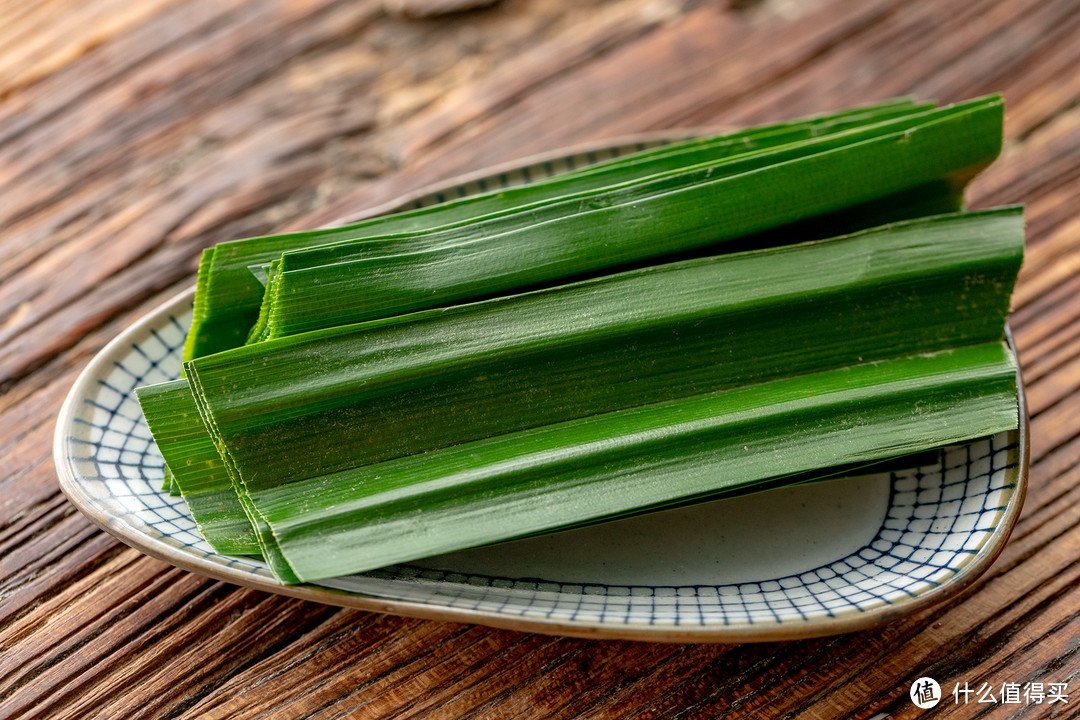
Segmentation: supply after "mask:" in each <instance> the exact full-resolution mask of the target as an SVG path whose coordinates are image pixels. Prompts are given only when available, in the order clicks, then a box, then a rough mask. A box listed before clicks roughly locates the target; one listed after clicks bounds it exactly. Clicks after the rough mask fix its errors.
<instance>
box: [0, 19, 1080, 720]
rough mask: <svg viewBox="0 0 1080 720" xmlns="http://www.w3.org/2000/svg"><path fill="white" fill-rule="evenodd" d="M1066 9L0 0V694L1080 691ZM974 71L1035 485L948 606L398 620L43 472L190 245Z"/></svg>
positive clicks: (572, 705)
mask: <svg viewBox="0 0 1080 720" xmlns="http://www.w3.org/2000/svg"><path fill="white" fill-rule="evenodd" d="M1078 9H1080V6H1078V5H1077V3H1076V1H1075V0H1010V1H1009V2H991V1H990V0H971V1H970V2H960V1H959V0H944V2H931V0H914V1H913V2H903V3H901V2H896V0H870V2H864V3H845V2H843V1H842V0H814V1H813V2H809V3H798V4H791V3H785V2H780V1H779V0H765V1H764V2H761V3H748V4H730V5H721V4H698V3H680V2H675V1H674V0H660V1H659V2H653V1H649V2H646V1H645V0H618V1H617V2H613V3H602V2H598V0H585V1H584V2H580V1H579V2H575V3H570V2H568V1H567V0H536V1H535V2H524V0H504V2H502V3H501V4H499V5H498V6H496V7H493V8H490V9H486V10H476V11H471V12H468V13H463V14H455V15H449V16H446V17H443V18H440V19H438V20H426V21H414V20H410V19H408V18H405V17H402V16H400V15H395V14H391V13H388V12H387V11H386V10H385V8H384V4H383V3H381V2H376V1H375V0H370V1H367V2H346V1H345V0H304V1H303V2H295V1H287V0H258V1H257V2H253V3H246V4H227V3H218V2H209V1H196V2H185V3H178V2H172V1H171V0H153V1H152V2H148V3H140V4H137V6H135V5H132V4H130V3H122V2H117V0H90V1H89V2H84V3H80V4H76V3H74V2H72V0H47V1H46V2H42V3H36V4H35V3H30V4H27V3H6V4H5V3H0V40H2V42H0V47H3V48H4V49H3V50H2V51H0V196H2V197H4V202H3V203H2V204H0V228H3V232H2V233H0V428H3V431H2V432H0V467H4V468H5V471H4V473H3V474H0V650H2V651H0V717H5V718H6V717H12V718H15V717H18V718H50V719H52V718H57V719H65V718H79V719H80V720H82V719H83V718H116V717H124V718H159V717H176V718H200V719H201V718H275V717H282V716H297V717H301V716H302V717H315V718H337V717H346V716H347V717H372V718H378V717H387V716H394V717H408V718H455V719H457V718H467V717H474V718H501V717H537V718H576V717H605V718H607V717H612V718H614V717H635V718H653V717H656V718H659V717H709V716H724V715H725V714H730V715H732V716H766V717H779V716H785V717H806V718H817V717H857V718H869V717H875V716H877V715H878V714H879V713H888V714H889V715H890V717H913V716H915V715H916V713H913V712H912V710H913V708H912V706H911V704H910V702H909V701H908V699H907V686H908V684H910V682H911V681H912V680H913V679H915V678H916V677H919V676H921V675H925V674H929V675H932V676H934V677H936V678H937V679H938V680H939V682H941V683H942V686H943V687H944V688H946V690H949V689H951V686H952V684H953V683H954V682H964V681H967V682H968V683H969V684H974V685H977V684H978V683H980V682H982V681H987V682H993V683H997V684H1000V683H1001V682H1002V681H1005V680H1009V681H1016V682H1026V681H1036V682H1060V681H1071V682H1072V684H1073V687H1072V688H1071V689H1072V690H1073V692H1074V693H1075V691H1076V688H1075V684H1076V683H1075V680H1076V677H1077V676H1078V674H1080V658H1078V648H1080V622H1078V618H1077V612H1076V608H1077V607H1078V604H1080V595H1078V592H1080V591H1078V590H1077V589H1076V588H1077V587H1078V585H1080V583H1078V580H1080V577H1078V575H1080V564H1078V561H1077V560H1076V558H1077V557H1080V555H1078V552H1080V529H1078V527H1080V513H1078V510H1077V508H1080V482H1078V480H1080V436H1078V430H1080V395H1078V393H1077V390H1078V389H1080V330H1078V329H1077V327H1078V323H1077V321H1078V320H1080V255H1078V253H1077V244H1076V237H1077V232H1080V225H1078V224H1077V220H1076V212H1075V208H1076V207H1077V201H1078V200H1080V197H1078V192H1080V191H1078V190H1077V187H1078V184H1077V181H1078V180H1080V175H1078V173H1080V171H1078V168H1080V163H1078V162H1077V159H1078V158H1080V110H1078V107H1080V74H1077V73H1076V72H1075V68H1076V64H1077V62H1080V43H1076V42H1074V40H1075V37H1076V36H1077V33H1078V32H1080V12H1077V10H1078ZM49 27H51V28H52V30H53V32H42V30H43V29H44V28H49ZM995 90H1000V91H1002V92H1003V93H1004V95H1005V97H1006V100H1007V103H1008V115H1007V122H1006V134H1007V144H1006V149H1005V152H1004V154H1003V156H1002V158H1001V159H1000V160H999V161H998V163H996V164H995V165H994V167H993V168H992V169H991V170H990V171H988V172H987V173H985V174H984V175H983V176H982V177H980V178H979V179H978V180H977V181H976V183H974V185H973V186H972V188H971V190H970V193H969V198H970V201H971V203H972V204H973V205H975V206H980V207H983V206H987V205H991V204H1000V203H1012V202H1024V203H1026V204H1027V205H1028V211H1027V217H1028V240H1029V248H1028V255H1027V260H1026V263H1025V267H1024V269H1023V271H1022V273H1021V278H1020V283H1019V285H1018V288H1017V292H1016V296H1015V303H1014V307H1015V313H1014V316H1013V327H1014V331H1015V336H1016V338H1017V342H1018V344H1019V347H1020V355H1021V360H1022V364H1023V369H1024V373H1025V377H1026V379H1027V384H1028V390H1029V400H1030V405H1031V410H1032V415H1033V420H1032V441H1033V447H1032V466H1031V475H1030V479H1031V489H1030V492H1029V495H1028V499H1027V503H1026V505H1025V509H1024V513H1023V515H1022V517H1021V519H1020V522H1019V523H1018V525H1017V527H1016V529H1015V532H1014V535H1013V539H1012V541H1011V542H1010V544H1009V545H1008V546H1007V548H1006V550H1005V553H1004V554H1003V555H1002V557H1001V558H1000V559H999V560H998V561H997V562H996V563H995V564H994V566H993V567H992V569H991V570H990V572H988V573H987V574H986V575H984V576H983V577H982V578H980V580H979V581H978V582H976V583H975V584H974V585H973V586H972V587H970V588H968V589H966V590H965V591H964V592H963V593H962V594H961V595H959V596H958V597H956V598H953V599H952V600H950V601H948V602H946V603H945V604H944V605H942V606H939V607H937V608H932V609H928V610H925V611H923V612H921V613H917V614H915V615H913V616H910V617H906V618H902V619H900V620H897V621H895V622H891V623H888V624H886V625H885V626H883V627H881V628H878V629H875V630H871V631H865V632H861V633H855V634H852V635H847V636H838V637H833V638H823V639H818V640H810V641H804V642H797V643H774V644H769V645H764V646H754V645H743V646H725V645H717V646H689V645H662V646H654V645H649V644H645V643H629V642H598V641H587V640H573V639H565V638H549V637H545V636H540V635H531V634H525V633H514V632H508V631H496V630H489V629H486V628H482V627H478V626H468V625H457V624H452V623H437V622H426V621H419V620H409V619H403V618H395V617H389V616H381V615H377V614H372V613H362V612H357V611H350V610H341V609H337V608H332V607H327V606H321V605H316V604H312V603H305V602H300V601H296V600H291V599H287V598H283V597H277V596H271V595H267V594H264V593H259V592H256V591H251V590H246V589H242V588H237V587H234V586H230V585H228V584H225V583H219V582H216V581H212V580H209V579H206V578H202V577H199V576H197V575H193V574H189V573H184V572H181V571H178V570H176V569H174V568H171V567H169V566H168V565H166V564H164V563H161V562H158V561H156V560H153V559H150V558H147V557H144V556H142V555H140V554H139V553H137V552H135V551H133V550H130V549H127V548H125V547H124V546H122V545H120V544H119V543H117V542H116V541H115V540H113V539H111V538H110V537H109V536H107V535H105V534H104V533H102V532H100V531H98V530H97V529H96V528H94V527H93V526H92V525H91V524H90V523H89V521H87V520H85V519H84V518H82V517H81V515H79V514H78V513H76V512H75V511H74V509H73V508H72V507H71V506H70V505H69V504H67V503H66V501H64V499H63V498H62V496H60V495H59V493H58V491H57V488H56V485H55V476H54V472H55V471H54V469H53V468H52V465H51V459H50V453H51V437H50V436H51V423H52V420H53V418H54V417H55V413H56V411H57V409H58V408H59V405H60V403H61V402H62V399H63V397H64V395H65V394H66V392H67V389H68V388H69V387H70V385H71V383H72V382H73V381H74V377H75V375H76V374H77V372H78V371H79V369H80V368H81V367H82V366H84V365H85V363H86V362H87V361H88V360H89V359H90V358H91V357H92V356H93V354H94V353H96V352H97V351H98V350H100V348H101V347H103V345H104V344H105V343H106V342H107V341H108V340H109V339H110V338H112V337H114V336H115V335H116V334H117V333H118V332H119V331H120V330H121V329H122V328H123V327H125V326H126V325H127V324H129V323H130V322H132V321H133V320H134V319H135V318H137V317H139V316H140V315H142V314H144V313H145V312H146V311H147V310H148V309H149V308H151V307H153V306H154V305H156V304H157V303H159V302H161V301H162V300H163V299H164V298H166V297H168V296H169V295H170V294H172V293H174V292H176V291H178V290H179V289H181V288H182V287H184V286H185V285H187V284H189V283H190V282H191V281H192V277H193V272H194V267H195V262H196V260H197V257H198V253H199V251H200V250H201V248H202V247H204V246H206V245H207V244H209V243H212V242H215V241H218V240H222V239H226V238H229V237H236V236H240V235H242V234H246V233H258V232H264V231H269V230H271V229H275V228H282V227H309V226H311V225H313V224H317V223H321V222H325V221H326V220H328V219H330V218H331V217H333V216H335V215H338V214H341V213H342V212H344V211H350V212H351V211H356V210H359V209H361V208H363V207H365V206H370V205H373V204H376V203H378V202H381V201H384V200H387V199H390V198H391V197H394V196H396V195H397V194H399V193H401V192H405V191H409V190H412V189H415V188H417V187H420V186H422V185H425V184H427V183H429V182H431V181H434V180H437V179H440V178H445V177H448V176H451V175H453V174H457V173H459V172H463V171H469V170H475V169H478V168H480V167H483V166H484V165H487V164H491V163H495V162H502V161H504V160H507V159H510V158H513V157H520V156H522V155H525V154H528V153H531V152H535V151H541V150H548V149H551V148H553V147H557V146H561V145H565V144H568V143H572V142H578V141H583V140H595V139H600V138H604V137H611V136H614V135H619V134H623V133H626V132H632V131H641V130H649V129H657V128H667V127H673V126H676V125H683V126H687V125H726V124H742V123H749V122H759V121H768V120H779V119H783V118H787V117H790V116H792V115H797V114H801V113H807V112H815V111H820V110H825V109H830V108H836V107H840V106H843V105H847V104H851V103H855V102H865V101H868V100H871V99H875V98H880V97H885V96H888V95H894V94H900V93H915V94H917V95H919V96H920V97H928V96H932V97H936V98H937V99H939V100H942V101H949V100H956V99H960V98H963V97H968V96H972V95H975V94H978V93H982V92H990V91H995ZM949 700H950V701H951V698H949ZM1075 702H1076V699H1075V697H1073V698H1071V704H1074V703H1075ZM1055 707H1057V706H1055ZM983 710H985V706H983V707H979V706H976V705H969V706H953V705H952V704H951V702H950V703H943V705H942V706H940V707H939V708H938V711H937V712H938V715H935V717H936V716H942V717H945V716H948V717H976V716H981V715H980V713H982V712H983ZM992 713H996V714H1000V715H1002V716H1006V715H1009V714H1011V708H1003V707H996V708H993V709H992ZM1043 713H1045V714H1049V713H1048V708H1047V707H1041V708H1034V709H1031V710H1030V711H1027V716H1033V717H1034V716H1042V714H1043Z"/></svg>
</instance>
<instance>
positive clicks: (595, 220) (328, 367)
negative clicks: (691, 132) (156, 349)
mask: <svg viewBox="0 0 1080 720" xmlns="http://www.w3.org/2000/svg"><path fill="white" fill-rule="evenodd" d="M1001 129H1002V103H1001V100H1000V98H998V97H987V98H980V99H977V100H972V101H968V102H965V103H959V104H956V105H952V106H947V107H941V108H936V107H933V106H932V105H928V104H916V103H913V102H910V101H908V100H896V101H890V102H887V103H882V104H879V105H875V106H871V107H864V108H857V109H853V110H848V111H844V112H840V113H835V114H831V115H827V116H821V117H815V118H810V119H806V120H799V121H794V122H790V123H785V124H782V125H773V126H768V127H760V128H753V129H750V130H746V131H742V132H738V133H734V134H728V135H723V136H717V137H709V138H703V139H696V140H689V141H684V142H679V143H674V144H671V145H666V146H663V147H660V148H656V149H652V150H648V151H644V152H641V153H637V154H634V155H627V156H624V157H620V158H616V159H613V160H609V161H608V162H605V163H600V164H597V165H593V166H590V167H586V168H582V169H579V170H577V171H574V172H567V173H564V174H561V175H556V176H554V177H551V178H548V179H545V180H542V181H539V182H535V183H532V184H528V185H524V186H521V187H517V188H511V189H503V190H500V191H497V192H491V193H486V194H479V195H474V196H470V197H465V198H460V199H457V200H454V201H450V202H445V203H441V204H438V205H433V206H430V207H425V208H423V209H418V210H413V211H409V212H403V213H399V214H394V215H387V216H382V217H378V218H374V219H371V220H367V221H364V222H362V223H358V224H355V225H351V226H347V227H342V228H335V229H331V230H320V231H314V232H310V233H296V234H290V235H279V236H273V237H262V238H252V239H247V240H239V241H234V242H228V243H223V244H221V245H218V246H216V247H215V248H212V249H210V250H208V251H206V253H204V256H203V260H202V263H201V264H200V268H199V277H198V283H197V288H196V297H195V313H194V320H193V326H192V329H191V332H190V335H189V338H188V343H187V346H186V348H185V352H186V361H185V363H184V377H183V378H181V379H179V380H176V381H173V382H169V383H163V384H161V385H155V386H151V387H146V388H140V389H139V391H138V396H139V399H140V402H141V403H142V407H143V411H144V413H145V415H146V418H147V421H148V423H149V426H150V429H151V431H152V432H153V434H154V438H155V440H156V442H157V444H158V447H159V448H160V450H161V452H162V454H163V456H164V458H165V460H166V463H167V465H168V469H169V475H170V481H171V484H172V487H173V489H174V491H177V492H179V493H180V494H182V495H183V496H184V498H185V499H186V500H187V503H188V506H189V508H190V509H191V512H192V515H193V516H194V519H195V521H196V523H197V525H198V527H199V528H200V530H201V531H202V533H203V534H204V536H205V537H206V539H207V541H208V542H209V543H210V545H211V546H212V547H213V548H214V549H215V550H216V551H218V552H222V553H232V554H258V555H261V556H262V557H264V558H265V559H266V560H267V562H268V563H269V565H270V566H271V568H272V569H273V571H274V573H275V575H276V576H277V577H278V578H279V579H280V580H281V581H283V582H289V583H292V582H301V581H312V580H318V579H323V578H328V577H333V576H337V575H343V574H349V573H356V572H362V571H366V570H370V569H374V568H377V567H381V566H383V565H387V564H390V563H395V562H404V561H409V560H414V559H417V558H420V557H424V556H427V555H431V554H435V553H442V552H448V551H452V550H457V549H464V548H468V547H474V546H477V545H483V544H488V543H494V542H499V541H503V540H509V539H514V538H519V537H524V536H528V535H533V534H538V533H545V532H552V531H556V530H560V529H566V528H570V527H577V526H581V525H586V524H590V523H596V522H602V521H606V520H610V519H614V518H619V517H625V516H627V515H631V514H636V513H641V512H648V511H653V510H657V509H661V508H666V507H671V506H674V505H679V504H683V503H687V502H695V501H700V500H703V499H710V498H717V497H726V496H730V495H735V494H740V493H745V492H752V491H755V490H760V489H763V488H769V487H776V486H777V485H782V484H785V483H794V482H807V481H812V480H815V479H821V478H827V477H832V476H835V475H836V474H837V473H838V472H841V471H844V472H851V471H853V470H858V469H859V468H863V467H867V466H877V464H879V463H882V462H885V463H902V462H903V461H904V458H907V457H910V456H912V455H913V454H916V453H925V452H926V451H931V450H933V449H935V448H940V447H942V446H944V445H947V444H951V443H955V442H961V441H966V440H971V439H974V438H978V437H983V436H986V435H991V434H994V433H997V432H1001V431H1003V430H1008V429H1013V428H1016V427H1017V425H1018V408H1017V388H1016V360H1015V358H1014V357H1013V355H1012V353H1011V351H1010V350H1009V348H1008V346H1007V345H1006V344H1005V342H1004V328H1005V319H1006V315H1007V313H1008V308H1009V297H1010V294H1011V292H1012V288H1013V285H1014V283H1015V280H1016V274H1017V272H1018V270H1019V265H1020V261H1021V257H1022V252H1023V217H1022V213H1021V211H1020V209H1018V208H1001V209H994V210H985V211H980V212H964V211H962V204H963V193H964V188H965V186H966V184H967V183H968V181H970V179H971V178H973V177H974V176H975V175H976V174H977V173H978V172H980V171H981V170H982V169H984V168H985V167H986V166H987V165H989V164H990V163H991V162H992V161H993V160H994V158H995V157H996V156H997V155H998V153H999V152H1000V148H1001Z"/></svg>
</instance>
